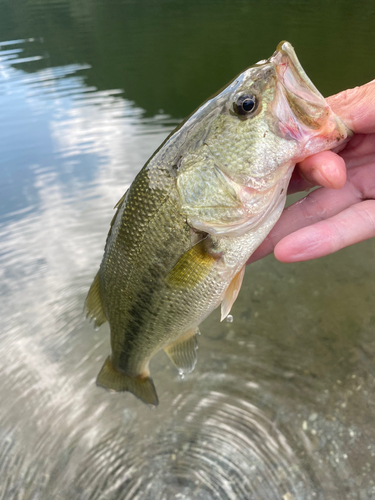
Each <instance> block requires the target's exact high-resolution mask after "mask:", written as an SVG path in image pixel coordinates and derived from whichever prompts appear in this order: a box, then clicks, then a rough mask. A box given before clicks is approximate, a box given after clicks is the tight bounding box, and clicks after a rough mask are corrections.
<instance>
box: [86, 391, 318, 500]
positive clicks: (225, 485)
mask: <svg viewBox="0 0 375 500" xmlns="http://www.w3.org/2000/svg"><path fill="white" fill-rule="evenodd" d="M173 406H174V411H173V412H172V413H173V417H171V418H169V419H168V422H167V423H165V425H164V426H162V428H160V429H157V437H156V438H155V436H154V435H151V436H150V435H147V430H146V429H143V430H142V429H141V428H138V429H137V428H134V427H133V428H132V433H131V434H130V436H129V435H128V434H126V433H124V432H122V431H117V432H116V433H112V434H108V435H106V436H105V437H104V438H103V440H102V441H101V442H100V443H99V444H98V445H97V446H95V447H94V448H93V449H92V450H91V452H90V454H89V456H88V457H87V459H86V460H85V462H84V468H83V469H82V470H80V471H79V473H78V477H77V483H76V484H77V487H78V490H79V491H82V492H85V496H84V498H88V499H101V498H106V499H115V498H118V495H119V493H120V492H121V498H122V499H124V500H136V499H143V500H146V499H147V500H158V499H160V500H161V499H172V498H184V499H185V498H186V499H188V498H194V499H197V500H209V499H218V500H242V499H243V500H251V499H258V500H266V499H273V498H275V499H276V498H280V499H291V498H297V497H298V498H310V495H309V494H308V493H306V492H307V491H308V490H310V491H311V485H309V484H308V482H309V481H308V478H306V477H305V475H304V474H303V473H302V472H301V471H300V467H299V466H298V459H297V457H296V455H295V454H294V452H293V450H292V448H291V447H290V445H289V444H288V442H287V439H286V437H285V436H284V435H283V434H282V433H281V431H280V430H278V429H277V428H276V427H275V426H274V424H273V423H272V422H271V421H270V420H269V419H268V418H267V417H266V416H265V415H264V414H263V413H262V412H261V411H260V410H259V408H257V407H256V406H254V405H252V404H251V403H248V402H246V401H243V400H241V399H238V398H235V397H230V396H228V395H226V394H223V393H219V392H212V393H210V394H209V395H208V396H206V397H204V398H202V399H201V400H199V399H197V397H196V396H194V395H191V396H190V397H187V398H186V399H183V398H181V397H178V398H177V401H175V402H174V405H173ZM176 422H177V425H176ZM133 433H134V434H133ZM140 436H142V437H140ZM301 485H302V486H301Z"/></svg>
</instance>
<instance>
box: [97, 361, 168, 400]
mask: <svg viewBox="0 0 375 500" xmlns="http://www.w3.org/2000/svg"><path fill="white" fill-rule="evenodd" d="M96 384H97V385H98V386H100V387H104V388H105V389H109V390H112V391H117V392H124V391H129V392H131V393H133V394H134V396H136V397H137V398H139V399H140V400H141V401H143V402H144V403H146V404H148V405H151V406H157V405H158V404H159V400H158V395H157V394H156V389H155V386H154V383H153V381H152V378H150V377H148V376H144V377H130V376H129V375H125V373H122V372H120V371H119V370H116V368H114V366H113V365H112V363H111V358H110V357H108V358H107V359H106V361H105V363H104V365H103V367H102V369H101V370H100V373H99V375H98V378H97V379H96Z"/></svg>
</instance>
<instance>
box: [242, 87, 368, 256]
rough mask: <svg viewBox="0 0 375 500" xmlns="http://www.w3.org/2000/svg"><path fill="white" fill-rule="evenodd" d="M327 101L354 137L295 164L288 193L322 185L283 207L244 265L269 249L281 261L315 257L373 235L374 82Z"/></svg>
mask: <svg viewBox="0 0 375 500" xmlns="http://www.w3.org/2000/svg"><path fill="white" fill-rule="evenodd" d="M327 101H328V103H329V105H330V106H331V108H332V110H333V111H334V112H335V113H336V114H337V115H338V116H339V117H340V118H341V119H342V120H343V121H344V122H345V123H346V125H347V126H348V127H349V128H350V129H351V130H352V131H353V132H354V135H353V137H352V138H351V139H350V140H349V141H348V142H347V143H346V144H345V145H344V146H343V149H342V150H341V151H340V153H339V154H336V153H334V152H332V151H325V152H322V153H318V154H316V155H313V156H310V157H309V158H306V160H304V161H303V162H301V163H300V164H298V165H297V167H296V169H295V172H294V174H293V177H292V180H291V182H290V185H289V192H296V191H302V190H304V189H309V188H311V187H312V186H316V185H320V186H323V187H321V188H319V189H316V190H315V191H313V192H312V193H310V194H308V195H307V196H306V197H305V198H303V199H302V200H300V201H297V202H296V203H294V204H293V205H291V206H290V207H288V208H286V209H285V210H284V212H283V214H282V215H281V217H280V220H279V221H278V222H277V224H276V225H275V227H274V228H273V230H272V231H271V232H270V234H269V235H268V237H267V238H266V239H265V241H264V242H263V243H262V245H260V247H259V248H258V249H257V250H256V251H255V253H254V254H253V255H252V257H251V258H250V260H249V263H250V262H254V261H255V260H258V259H260V258H262V257H264V256H266V255H268V254H269V253H271V252H272V251H274V253H275V257H276V258H277V259H278V260H280V261H281V262H299V261H304V260H311V259H316V258H318V257H322V256H324V255H328V254H330V253H333V252H336V251H337V250H340V249H341V248H344V247H346V246H349V245H352V244H354V243H357V242H359V241H363V240H366V239H368V238H371V237H373V236H375V80H373V81H371V82H369V83H367V84H366V85H363V86H362V87H356V88H355V89H350V90H345V91H344V92H340V93H339V94H337V95H334V96H332V97H329V98H328V99H327ZM345 165H346V168H345Z"/></svg>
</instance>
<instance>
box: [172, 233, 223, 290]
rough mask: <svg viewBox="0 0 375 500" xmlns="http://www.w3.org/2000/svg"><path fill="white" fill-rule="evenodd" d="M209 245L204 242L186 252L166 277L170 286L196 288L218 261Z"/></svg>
mask: <svg viewBox="0 0 375 500" xmlns="http://www.w3.org/2000/svg"><path fill="white" fill-rule="evenodd" d="M207 248H208V243H207V241H206V240H202V241H200V242H199V243H197V244H196V245H194V246H193V247H191V248H190V250H188V251H187V252H185V253H184V254H183V255H182V256H181V257H180V258H179V260H178V261H177V263H176V265H175V266H174V268H173V269H172V270H171V271H170V273H169V274H168V276H167V277H166V282H167V283H168V284H169V285H172V286H176V287H186V288H194V286H195V285H197V284H198V283H199V282H200V281H202V280H203V279H204V278H205V277H206V276H207V275H208V273H209V272H210V271H211V268H212V266H213V265H214V263H215V261H216V260H217V259H216V258H215V256H214V255H211V254H210V253H209V252H208V251H207Z"/></svg>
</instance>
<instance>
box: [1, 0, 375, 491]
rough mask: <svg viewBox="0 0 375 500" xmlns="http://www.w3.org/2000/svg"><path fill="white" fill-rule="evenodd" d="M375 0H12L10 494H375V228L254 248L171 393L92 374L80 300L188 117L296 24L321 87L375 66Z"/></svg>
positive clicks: (5, 33)
mask: <svg viewBox="0 0 375 500" xmlns="http://www.w3.org/2000/svg"><path fill="white" fill-rule="evenodd" d="M374 26H375V3H374V2H372V1H356V2H352V1H350V0H338V1H336V2H328V1H323V0H318V1H314V2H308V1H307V0H281V1H277V2H276V1H275V0H264V1H263V0H262V1H255V0H231V1H229V0H225V1H224V0H200V1H198V0H189V2H187V1H182V0H122V1H119V0H70V1H69V0H56V1H55V0H49V1H47V0H0V117H1V120H0V276H1V279H0V312H1V318H2V319H1V329H0V357H1V362H0V380H1V382H0V401H1V404H0V498H1V499H4V500H11V499H12V500H13V499H17V500H31V499H32V500H34V499H35V500H36V499H38V500H39V499H43V500H44V499H56V500H59V499H69V500H75V499H79V500H85V499H87V500H89V499H90V500H91V499H98V500H99V499H100V500H104V499H105V500H115V499H116V500H120V499H121V500H136V499H142V500H171V499H183V500H191V499H194V500H211V499H215V500H216V499H217V500H227V499H228V500H229V499H230V500H268V499H269V500H275V499H280V500H297V499H298V500H300V499H301V500H302V499H304V500H305V499H306V500H307V499H311V500H312V499H319V500H323V499H324V500H325V499H327V500H339V499H340V500H341V499H358V500H368V499H375V458H374V457H375V427H374V417H375V395H374V394H375V392H374V389H375V378H374V377H375V364H374V354H375V333H374V329H375V312H374V311H375V310H374V292H375V280H374V278H375V242H374V241H368V242H364V243H361V244H359V245H356V246H354V247H351V248H347V249H345V250H342V251H340V252H339V253H337V254H334V255H331V256H329V257H325V258H322V259H319V260H317V261H312V262H306V263H299V264H290V265H285V264H281V263H279V262H277V261H276V260H275V259H274V257H273V256H269V257H267V258H265V259H263V260H262V261H259V262H256V263H255V264H253V265H251V266H249V267H248V269H247V271H246V276H245V280H244V284H243V287H242V291H241V293H240V296H239V298H238V299H237V301H236V303H235V305H234V307H233V309H232V314H233V322H223V323H220V322H219V313H218V311H215V312H214V313H213V314H212V315H211V316H210V317H209V318H208V319H207V320H206V321H205V322H204V323H203V324H202V327H201V331H202V336H201V337H200V338H199V351H198V363H197V366H196V368H195V370H194V372H193V373H192V374H190V375H189V376H187V377H185V378H184V379H181V378H180V377H179V376H178V373H177V371H176V370H175V368H174V367H173V366H171V363H170V362H169V360H168V359H167V357H166V356H165V355H164V353H160V354H158V355H157V356H156V357H155V359H154V360H153V362H152V365H151V369H152V373H153V379H154V382H155V384H156V386H157V389H158V394H159V398H160V406H159V407H158V408H157V409H156V410H153V411H151V410H149V408H148V407H147V406H145V405H143V404H142V403H141V402H140V401H138V400H136V399H135V398H134V397H133V396H132V395H131V394H114V395H113V394H109V393H107V392H105V391H104V390H101V389H99V388H97V387H96V386H95V378H96V375H97V373H98V371H99V369H100V368H101V366H102V363H103V362H104V359H105V357H106V356H107V354H108V352H109V329H108V325H103V326H102V327H101V329H100V330H98V331H95V330H94V328H93V326H92V324H89V323H88V321H87V320H85V319H84V315H83V304H84V300H85V296H86V294H87V291H88V288H89V286H90V284H91V281H92V279H93V277H94V275H95V273H96V271H97V268H98V266H99V263H100V260H101V257H102V252H103V247H104V243H105V238H106V234H107V231H108V229H109V223H110V221H111V219H112V216H113V206H114V205H115V204H116V202H117V201H118V199H119V198H120V197H121V196H122V194H123V193H124V192H125V190H126V189H127V187H128V186H129V185H130V183H131V181H132V179H133V178H134V176H135V174H136V173H137V172H138V171H139V170H140V168H141V167H142V166H143V164H144V163H145V161H146V160H147V159H148V157H149V156H150V155H151V154H152V153H153V151H154V150H155V149H156V148H157V147H158V146H159V144H160V143H161V142H162V141H163V139H164V138H165V137H166V136H167V134H169V133H170V131H171V130H172V129H173V128H174V127H175V126H176V125H177V124H178V123H180V121H181V120H182V119H183V118H184V117H185V116H186V115H188V114H189V113H191V112H192V111H193V110H194V109H195V108H196V107H197V106H199V104H200V103H201V102H202V101H204V100H205V99H206V98H207V97H209V96H210V94H212V93H214V92H216V91H217V90H218V89H219V88H220V87H222V86H223V85H225V84H226V83H227V82H228V81H229V80H231V79H232V78H233V77H234V76H235V75H236V74H238V73H240V72H241V71H242V70H244V69H245V68H246V67H248V66H250V65H252V64H254V63H255V62H256V61H258V60H259V59H263V58H267V57H269V56H270V55H271V54H272V53H273V51H274V50H275V47H276V45H277V43H278V42H279V41H280V40H283V39H286V40H289V41H290V42H291V43H292V44H293V45H294V47H295V49H296V52H297V55H298V57H299V59H300V61H301V63H302V65H303V67H304V69H305V70H306V72H307V74H308V75H309V76H310V78H311V79H312V81H313V82H314V84H315V85H316V86H317V87H318V89H319V90H320V91H321V92H322V93H323V94H324V95H326V96H327V95H330V94H333V93H336V92H338V91H340V90H342V89H345V88H348V87H353V86H356V85H361V84H363V83H365V82H367V81H369V80H372V79H374V78H375V58H374V49H375V30H374Z"/></svg>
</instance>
